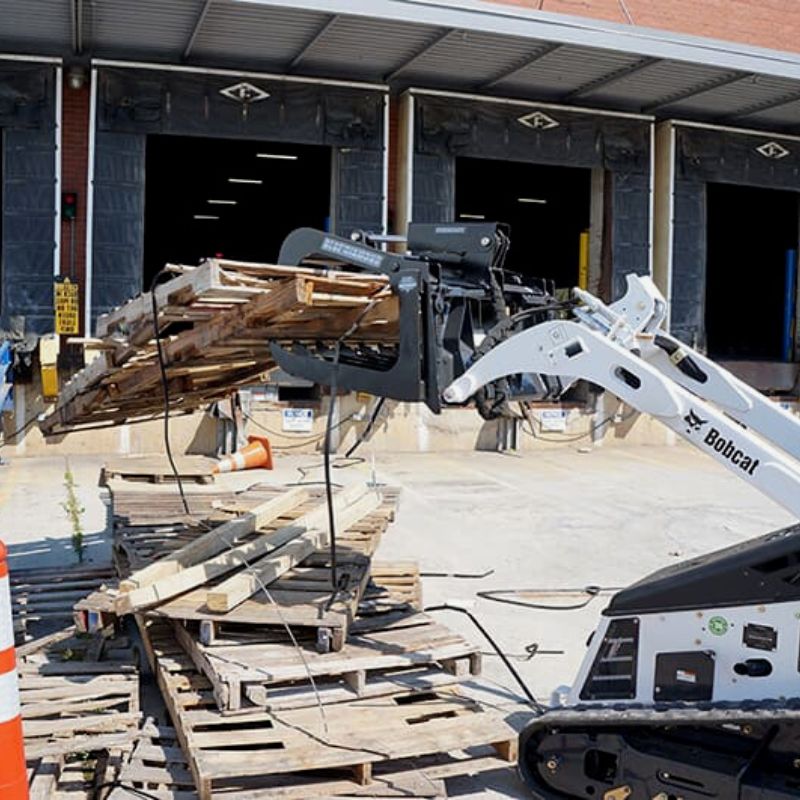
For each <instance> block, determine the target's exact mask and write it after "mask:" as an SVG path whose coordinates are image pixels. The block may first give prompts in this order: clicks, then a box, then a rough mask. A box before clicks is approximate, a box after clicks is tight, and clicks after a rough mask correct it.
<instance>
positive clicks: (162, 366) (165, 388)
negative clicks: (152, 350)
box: [150, 269, 191, 515]
mask: <svg viewBox="0 0 800 800" xmlns="http://www.w3.org/2000/svg"><path fill="white" fill-rule="evenodd" d="M165 271H166V269H162V270H160V271H159V272H157V273H156V275H155V277H154V278H153V280H152V283H151V284H150V300H151V302H152V306H153V335H154V336H155V339H156V353H157V355H158V367H159V371H160V373H161V390H162V392H163V394H164V448H165V449H166V451H167V460H168V461H169V466H170V469H171V470H172V474H173V475H174V477H175V482H176V483H177V484H178V492H179V493H180V496H181V502H182V503H183V509H184V511H185V512H186V513H187V515H188V514H191V511H189V503H188V501H187V500H186V494H185V493H184V491H183V481H182V480H181V476H180V472H179V471H178V467H177V466H176V465H175V459H174V458H173V456H172V446H171V445H170V441H169V379H168V378H167V365H166V362H165V360H164V348H163V347H162V344H161V336H160V334H159V331H158V301H157V300H156V285H157V284H158V279H159V278H160V277H161V276H162V275H163V274H164V273H165Z"/></svg>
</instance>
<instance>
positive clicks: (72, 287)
mask: <svg viewBox="0 0 800 800" xmlns="http://www.w3.org/2000/svg"><path fill="white" fill-rule="evenodd" d="M55 301H56V333H59V334H61V333H63V334H68V335H69V334H76V333H79V332H80V326H79V322H78V318H79V315H80V302H79V300H78V284H77V283H73V282H72V281H71V280H70V279H69V278H64V280H63V281H57V282H56V291H55Z"/></svg>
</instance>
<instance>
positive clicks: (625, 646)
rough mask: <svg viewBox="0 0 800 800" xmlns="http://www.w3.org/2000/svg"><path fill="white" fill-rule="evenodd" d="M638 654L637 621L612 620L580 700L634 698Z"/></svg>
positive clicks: (635, 619)
mask: <svg viewBox="0 0 800 800" xmlns="http://www.w3.org/2000/svg"><path fill="white" fill-rule="evenodd" d="M638 652H639V620H638V618H636V617H630V618H628V619H615V620H612V621H611V623H610V624H609V626H608V629H607V630H606V635H605V636H604V637H603V642H602V644H601V645H600V649H599V650H598V651H597V656H596V658H595V660H594V663H593V664H592V670H591V672H590V673H589V675H588V677H587V678H586V683H585V684H584V685H583V689H581V700H631V699H633V698H634V697H636V662H637V654H638Z"/></svg>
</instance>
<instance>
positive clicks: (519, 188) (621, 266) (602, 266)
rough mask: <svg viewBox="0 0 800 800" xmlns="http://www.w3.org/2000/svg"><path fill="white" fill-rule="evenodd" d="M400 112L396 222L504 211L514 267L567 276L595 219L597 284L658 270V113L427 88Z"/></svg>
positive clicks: (612, 289) (570, 281) (572, 277)
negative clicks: (654, 256) (653, 253)
mask: <svg viewBox="0 0 800 800" xmlns="http://www.w3.org/2000/svg"><path fill="white" fill-rule="evenodd" d="M400 113H401V120H400V141H399V145H400V169H399V171H398V177H399V188H400V192H399V197H400V200H399V204H398V215H397V216H398V226H397V227H398V230H403V229H404V225H405V222H407V221H408V220H413V221H416V222H444V221H448V220H451V219H453V218H454V217H455V218H457V217H459V216H461V215H463V214H467V215H475V216H487V218H488V217H489V216H495V215H496V218H497V219H500V220H501V221H511V222H512V223H514V225H513V227H514V230H513V231H512V233H513V234H514V242H515V244H514V250H513V253H512V254H510V256H509V257H510V259H511V261H510V262H509V266H513V267H514V268H522V271H527V272H530V273H532V274H537V275H538V276H539V277H542V278H549V279H553V280H555V281H556V283H557V285H558V286H561V287H569V286H573V285H575V284H576V283H577V280H576V278H577V272H578V263H579V236H580V233H582V232H583V231H585V230H586V229H590V231H591V233H590V239H591V244H590V248H589V251H590V256H589V265H588V266H589V280H588V285H589V287H590V288H591V289H593V290H595V291H598V290H599V291H600V292H601V293H603V294H605V295H606V296H612V295H615V296H616V295H619V294H621V293H622V292H623V291H624V283H625V282H624V276H625V274H627V273H628V272H637V273H639V274H647V273H648V272H649V270H650V233H651V225H650V220H651V216H652V215H651V209H650V198H651V183H650V182H651V156H652V152H653V151H652V146H651V138H652V136H651V134H652V124H651V118H650V117H648V116H645V115H637V114H616V113H609V112H603V111H593V110H591V109H579V108H577V109H576V108H574V107H570V108H566V107H563V106H554V105H548V104H540V103H526V102H523V101H518V100H511V99H500V98H492V97H484V96H477V95H462V94H456V93H451V92H438V91H429V90H422V89H411V90H409V91H408V92H406V93H405V94H404V95H403V97H402V99H401V105H400ZM526 187H528V188H526ZM542 194H545V195H547V196H544V197H543V196H541V195H542ZM520 199H522V200H523V201H528V202H522V203H520V202H519V201H520ZM542 200H544V201H546V202H545V203H541V202H538V201H542ZM530 201H534V202H530ZM551 202H552V205H550V203H551ZM537 206H538V208H537ZM535 212H543V213H535ZM520 241H521V242H522V244H521V245H520V244H519V242H520Z"/></svg>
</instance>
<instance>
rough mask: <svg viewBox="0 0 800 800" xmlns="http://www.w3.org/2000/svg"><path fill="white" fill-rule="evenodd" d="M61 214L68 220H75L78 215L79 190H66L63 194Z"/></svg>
mask: <svg viewBox="0 0 800 800" xmlns="http://www.w3.org/2000/svg"><path fill="white" fill-rule="evenodd" d="M61 215H62V217H63V218H64V219H67V220H74V219H75V217H76V216H77V215H78V194H77V192H64V194H62V195H61Z"/></svg>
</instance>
